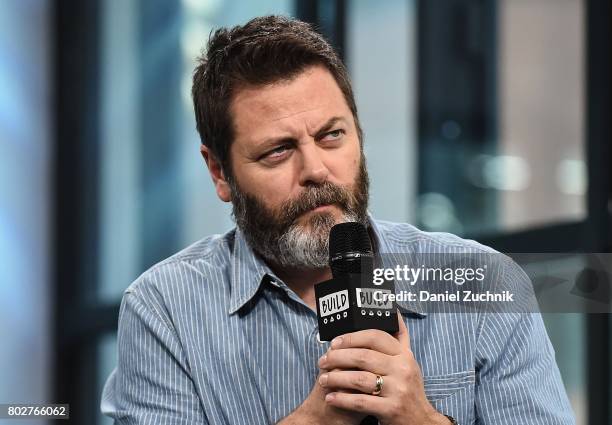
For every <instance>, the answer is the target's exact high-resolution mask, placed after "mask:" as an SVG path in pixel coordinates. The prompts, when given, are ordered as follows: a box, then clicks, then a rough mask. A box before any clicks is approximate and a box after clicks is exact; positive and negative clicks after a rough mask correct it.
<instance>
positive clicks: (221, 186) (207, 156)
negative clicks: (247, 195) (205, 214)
mask: <svg viewBox="0 0 612 425" xmlns="http://www.w3.org/2000/svg"><path fill="white" fill-rule="evenodd" d="M200 152H201V153H202V157H203V158H204V161H205V162H206V165H207V166H208V172H209V173H210V177H211V178H212V181H213V184H214V185H215V190H216V192H217V196H218V197H219V199H221V200H222V201H223V202H229V201H230V199H231V196H230V195H231V193H232V191H231V189H230V185H229V183H228V182H227V179H226V178H225V175H224V174H223V170H222V169H221V164H220V163H219V161H218V160H217V158H216V157H215V156H214V155H213V153H212V152H211V151H210V149H209V148H208V147H207V146H204V145H200Z"/></svg>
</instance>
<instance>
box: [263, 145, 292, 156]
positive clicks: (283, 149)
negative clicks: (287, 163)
mask: <svg viewBox="0 0 612 425" xmlns="http://www.w3.org/2000/svg"><path fill="white" fill-rule="evenodd" d="M288 150H289V146H287V145H283V146H279V147H277V148H274V149H272V150H271V151H269V152H268V153H267V154H266V155H265V157H267V158H278V157H281V156H283V154H284V153H285V152H287V151H288Z"/></svg>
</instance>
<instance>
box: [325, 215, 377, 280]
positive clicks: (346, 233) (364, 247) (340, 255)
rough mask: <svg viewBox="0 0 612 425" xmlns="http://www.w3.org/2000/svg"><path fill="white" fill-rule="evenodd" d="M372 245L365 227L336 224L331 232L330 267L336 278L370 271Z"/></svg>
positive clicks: (361, 225) (352, 224)
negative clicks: (365, 270) (364, 269)
mask: <svg viewBox="0 0 612 425" xmlns="http://www.w3.org/2000/svg"><path fill="white" fill-rule="evenodd" d="M371 262H372V243H371V242H370V236H369V235H368V231H367V230H366V228H365V226H364V225H363V224H361V223H356V222H349V223H340V224H336V225H335V226H334V227H332V228H331V231H330V232H329V265H330V267H331V272H332V276H334V278H336V277H339V276H341V275H344V274H347V273H362V271H363V268H364V267H366V268H367V269H370V268H371V267H370V264H371Z"/></svg>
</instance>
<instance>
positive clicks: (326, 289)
mask: <svg viewBox="0 0 612 425" xmlns="http://www.w3.org/2000/svg"><path fill="white" fill-rule="evenodd" d="M329 257H330V258H329V265H330V268H331V272H332V276H333V277H332V279H330V280H327V281H325V282H321V283H318V284H316V285H315V298H316V303H317V318H318V322H319V338H320V340H321V341H331V340H332V339H334V338H335V337H336V336H338V335H342V334H345V333H349V332H355V331H359V330H363V329H380V330H383V331H386V332H389V333H396V332H398V330H399V327H398V323H397V315H396V314H395V308H394V307H395V305H394V303H393V302H391V301H389V300H388V299H385V298H384V295H383V294H385V293H387V294H391V293H395V286H394V283H393V281H385V282H383V283H382V284H381V285H374V284H373V281H372V277H373V267H374V253H373V250H372V244H371V242H370V237H369V235H368V231H367V230H366V228H365V226H364V225H363V224H361V223H356V222H349V223H341V224H337V225H335V226H334V227H332V229H331V231H330V233H329Z"/></svg>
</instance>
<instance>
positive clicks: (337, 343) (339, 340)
mask: <svg viewBox="0 0 612 425" xmlns="http://www.w3.org/2000/svg"><path fill="white" fill-rule="evenodd" d="M341 345H342V337H341V336H339V337H336V338H334V339H333V340H332V342H331V346H332V348H339V347H340V346H341Z"/></svg>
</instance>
